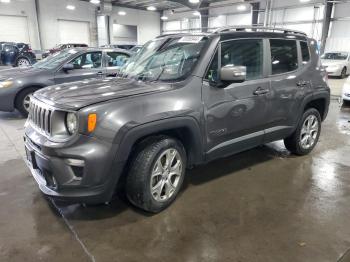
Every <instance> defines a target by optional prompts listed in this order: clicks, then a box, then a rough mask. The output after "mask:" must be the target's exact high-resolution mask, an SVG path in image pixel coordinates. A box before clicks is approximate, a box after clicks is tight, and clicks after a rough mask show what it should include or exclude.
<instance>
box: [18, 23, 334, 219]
mask: <svg viewBox="0 0 350 262" xmlns="http://www.w3.org/2000/svg"><path fill="white" fill-rule="evenodd" d="M329 100H330V90H329V87H328V85H327V75H326V72H325V71H324V69H323V68H322V67H321V64H320V60H319V55H318V51H317V47H316V41H315V40H313V39H309V38H307V37H306V35H305V34H304V33H301V32H296V31H290V30H285V29H276V28H223V29H220V30H217V31H216V32H214V33H208V34H196V35H194V34H174V35H165V36H160V37H158V38H156V39H155V40H153V41H150V42H148V43H147V44H146V45H145V46H144V47H143V48H142V50H141V51H140V52H139V53H138V54H137V55H136V56H134V57H133V58H132V59H130V60H129V62H128V63H127V64H126V66H125V67H124V68H123V69H122V71H121V75H120V76H119V77H117V78H110V79H104V80H86V81H81V82H74V83H70V84H62V85H54V86H50V87H47V88H44V89H41V90H39V91H37V92H36V93H34V95H33V96H32V97H31V101H30V109H29V118H28V120H27V122H26V128H25V136H24V140H25V148H26V153H27V163H28V166H29V168H30V170H31V172H32V174H33V176H34V178H35V180H36V181H37V183H38V185H39V187H40V189H41V191H42V192H43V193H44V194H45V195H48V196H51V197H54V198H58V199H62V200H66V201H70V202H83V203H88V204H89V203H90V204H91V203H103V202H108V201H110V200H111V198H112V196H113V193H114V192H115V191H116V188H121V189H123V190H124V189H125V191H126V195H127V197H128V199H129V200H130V201H131V202H132V203H133V204H134V205H136V206H137V207H139V208H141V209H144V210H146V211H149V212H160V211H161V210H163V209H164V208H166V207H167V206H169V205H170V204H171V202H172V201H173V200H174V199H175V197H176V195H177V194H178V193H179V191H180V189H181V185H182V182H183V179H184V176H185V171H186V168H189V167H193V166H196V165H199V164H204V163H207V162H209V161H211V160H213V159H217V158H220V157H224V156H228V155H231V154H234V153H237V152H241V151H244V150H247V149H251V148H253V147H256V146H259V145H261V144H264V143H269V142H271V141H275V140H280V139H284V143H285V146H286V148H287V149H288V150H290V151H291V152H292V153H294V154H297V155H305V154H308V153H309V152H310V151H311V150H312V149H313V148H314V147H315V145H316V143H317V141H318V138H319V135H320V132H321V122H322V121H323V120H324V119H325V118H326V115H327V112H328V106H329ZM117 186H118V187H117ZM120 186H121V187H120Z"/></svg>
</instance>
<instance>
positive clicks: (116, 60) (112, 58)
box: [107, 52, 129, 67]
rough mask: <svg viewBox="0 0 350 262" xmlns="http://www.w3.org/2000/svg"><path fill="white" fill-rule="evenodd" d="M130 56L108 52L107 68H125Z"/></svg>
mask: <svg viewBox="0 0 350 262" xmlns="http://www.w3.org/2000/svg"><path fill="white" fill-rule="evenodd" d="M128 59H129V55H127V54H123V53H118V52H107V67H116V66H119V67H120V66H123V65H125V63H126V62H127V61H128Z"/></svg>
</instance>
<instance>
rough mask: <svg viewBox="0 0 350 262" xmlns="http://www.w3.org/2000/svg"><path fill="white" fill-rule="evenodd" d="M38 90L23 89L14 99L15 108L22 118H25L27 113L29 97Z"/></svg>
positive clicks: (31, 88) (32, 88) (33, 88)
mask: <svg viewBox="0 0 350 262" xmlns="http://www.w3.org/2000/svg"><path fill="white" fill-rule="evenodd" d="M37 90H38V88H35V87H29V88H25V89H23V90H22V91H21V92H20V93H19V94H18V95H17V97H16V101H15V107H16V109H17V110H18V111H19V112H20V113H21V115H22V116H23V117H27V116H28V113H29V104H30V96H31V95H32V94H33V93H34V92H35V91H37Z"/></svg>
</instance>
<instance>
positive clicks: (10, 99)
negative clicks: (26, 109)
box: [0, 87, 17, 112]
mask: <svg viewBox="0 0 350 262" xmlns="http://www.w3.org/2000/svg"><path fill="white" fill-rule="evenodd" d="M16 94H17V89H16V88H14V87H9V88H0V111H5V112H12V111H13V110H15V99H16Z"/></svg>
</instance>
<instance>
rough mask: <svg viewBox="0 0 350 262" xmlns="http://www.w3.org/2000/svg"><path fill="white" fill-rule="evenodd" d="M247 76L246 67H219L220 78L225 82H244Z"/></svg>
mask: <svg viewBox="0 0 350 262" xmlns="http://www.w3.org/2000/svg"><path fill="white" fill-rule="evenodd" d="M246 77H247V67H245V66H233V65H226V66H223V67H221V70H220V79H221V81H225V82H244V81H245V80H246Z"/></svg>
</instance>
